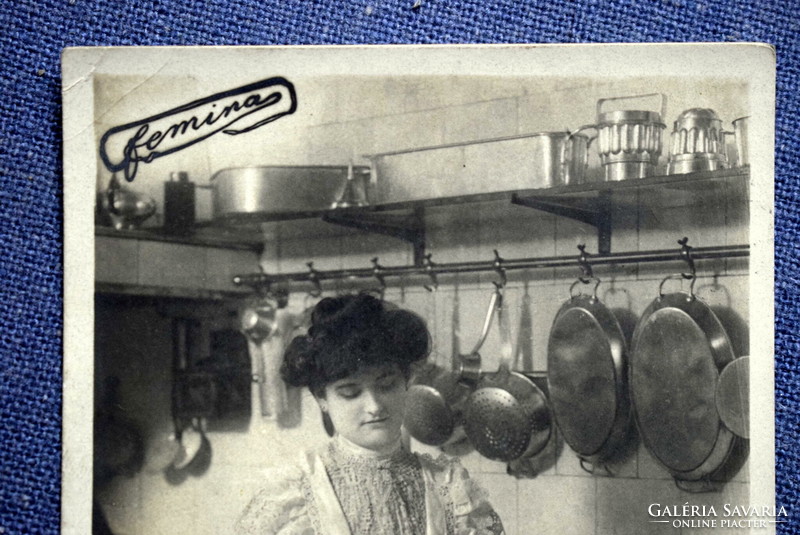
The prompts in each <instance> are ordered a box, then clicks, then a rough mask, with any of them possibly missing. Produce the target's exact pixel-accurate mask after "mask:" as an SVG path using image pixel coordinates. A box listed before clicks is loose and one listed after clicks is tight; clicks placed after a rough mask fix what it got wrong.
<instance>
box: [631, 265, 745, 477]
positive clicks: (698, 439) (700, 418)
mask: <svg viewBox="0 0 800 535" xmlns="http://www.w3.org/2000/svg"><path fill="white" fill-rule="evenodd" d="M678 277H683V278H686V279H691V281H692V282H691V286H690V291H689V293H685V292H677V293H671V294H666V295H665V294H664V293H663V291H662V290H663V285H664V283H665V282H666V281H667V280H669V279H671V278H678ZM695 281H696V277H695V276H694V274H692V275H672V276H670V277H667V278H665V279H664V280H662V281H661V284H660V285H659V287H658V297H657V298H656V299H655V300H654V301H653V302H652V303H651V304H650V306H648V307H647V309H646V310H645V311H644V314H643V315H642V317H641V319H640V320H639V322H638V324H637V325H636V330H635V331H634V334H633V342H632V352H631V364H630V385H631V401H632V403H633V406H634V412H635V418H636V423H637V425H638V428H639V432H640V434H641V437H642V441H643V442H644V444H645V446H646V447H647V449H648V450H649V451H650V453H652V454H653V456H654V457H655V458H656V459H657V460H658V461H659V462H660V463H661V464H662V465H664V467H666V468H667V470H669V472H670V473H671V474H672V475H673V477H674V478H675V479H676V481H699V480H705V481H708V480H712V479H713V476H714V474H715V473H716V472H718V471H719V470H720V469H721V468H722V467H723V465H724V464H725V462H726V460H727V459H728V458H729V457H730V455H731V452H732V450H733V448H734V446H735V445H736V441H737V439H736V437H735V436H734V435H733V433H731V431H730V430H728V429H727V428H726V427H725V426H724V425H722V422H721V421H720V417H719V415H718V413H717V407H716V403H715V397H716V388H717V383H718V380H719V376H720V372H721V371H722V369H723V368H725V366H727V365H728V364H729V363H730V362H731V361H733V359H734V353H733V349H732V347H731V343H730V340H729V339H728V335H727V334H726V333H725V329H724V328H723V326H722V324H721V323H720V321H719V319H718V318H717V316H716V315H715V314H714V312H713V311H712V310H711V308H709V306H708V305H706V304H705V303H703V302H702V301H701V300H700V299H698V298H697V297H696V296H695V295H694V283H695Z"/></svg>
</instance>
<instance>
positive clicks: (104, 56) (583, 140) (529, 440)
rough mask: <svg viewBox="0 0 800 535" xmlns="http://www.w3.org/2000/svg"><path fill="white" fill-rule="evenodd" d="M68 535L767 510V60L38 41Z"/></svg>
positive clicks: (622, 525) (689, 523)
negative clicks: (56, 119) (55, 122)
mask: <svg viewBox="0 0 800 535" xmlns="http://www.w3.org/2000/svg"><path fill="white" fill-rule="evenodd" d="M62 62H63V128H64V192H65V193H64V195H65V198H64V220H65V236H64V240H65V247H64V250H65V284H64V302H65V317H64V325H65V346H64V393H63V402H64V408H63V416H64V428H63V462H64V466H63V486H62V488H63V496H62V498H63V501H62V503H63V510H62V530H63V532H64V533H66V534H76V535H77V534H80V535H83V534H85V533H103V534H106V533H117V534H129V535H132V534H148V535H153V534H159V533H170V534H172V533H187V532H191V533H197V534H209V535H212V534H213V535H217V534H222V533H252V534H255V533H258V534H267V533H281V534H295V533H297V534H299V533H303V534H309V533H318V534H323V533H324V534H332V535H339V534H351V533H352V534H362V533H374V534H378V533H382V534H389V533H392V534H396V533H418V534H466V533H481V534H489V533H492V534H497V533H505V534H509V535H511V534H514V535H525V534H559V535H562V534H573V533H574V534H606V533H608V534H610V533H615V534H641V533H664V534H683V535H686V534H689V533H725V534H743V533H759V534H760V533H764V534H767V533H774V532H775V531H776V530H778V529H779V528H780V525H781V524H782V523H789V522H792V520H793V517H794V515H798V514H800V511H793V510H791V508H790V507H789V504H785V503H776V499H775V496H776V495H775V477H776V476H775V468H774V466H775V464H774V445H775V440H774V424H773V422H774V395H773V374H774V372H773V370H774V365H773V359H774V349H773V340H774V320H773V315H774V313H773V305H774V303H773V219H772V218H773V155H774V148H773V138H774V136H773V131H774V119H775V52H774V50H773V49H772V48H770V47H769V46H766V45H761V44H746V43H739V44H672V45H653V44H651V45H644V44H628V45H550V46H539V45H483V46H481V45H458V46H346V47H311V46H308V47H242V48H239V47H231V48H226V47H210V48H202V47H175V48H169V47H164V48H138V47H131V48H73V49H66V50H65V51H64V53H63V59H62Z"/></svg>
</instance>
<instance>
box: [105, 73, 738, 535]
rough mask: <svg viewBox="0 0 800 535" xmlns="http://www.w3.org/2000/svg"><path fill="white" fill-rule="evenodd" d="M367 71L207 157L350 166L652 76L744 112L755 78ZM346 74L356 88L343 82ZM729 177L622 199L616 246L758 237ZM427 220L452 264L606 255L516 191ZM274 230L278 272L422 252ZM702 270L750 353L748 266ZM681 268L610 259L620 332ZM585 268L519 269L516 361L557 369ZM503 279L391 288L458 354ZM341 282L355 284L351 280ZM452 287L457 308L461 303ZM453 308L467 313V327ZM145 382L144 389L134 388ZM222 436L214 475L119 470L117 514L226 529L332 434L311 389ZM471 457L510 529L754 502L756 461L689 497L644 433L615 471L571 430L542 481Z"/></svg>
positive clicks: (515, 129)
mask: <svg viewBox="0 0 800 535" xmlns="http://www.w3.org/2000/svg"><path fill="white" fill-rule="evenodd" d="M358 82H359V83H358V84H353V82H348V81H343V80H337V79H333V80H330V81H326V84H327V87H328V88H329V92H323V90H322V85H321V84H319V83H318V82H314V81H309V82H307V85H304V84H306V82H304V81H302V80H300V81H297V87H298V95H300V98H302V96H303V95H304V94H310V95H325V96H327V95H331V96H332V97H337V96H338V97H341V98H338V99H337V98H331V99H328V100H326V99H324V98H322V97H321V96H320V97H317V98H316V100H317V101H319V103H321V102H323V101H324V105H322V104H319V105H318V106H316V107H315V103H314V102H308V104H307V106H308V107H307V108H304V109H305V110H306V111H304V112H303V113H306V115H304V121H305V124H304V126H303V128H302V129H301V132H302V135H301V136H299V137H294V138H291V139H288V140H287V141H285V142H284V143H268V142H267V140H266V139H265V140H263V143H262V144H261V145H259V144H258V142H257V138H258V135H261V134H258V133H254V134H255V136H253V138H252V139H255V140H256V143H255V144H254V145H250V146H249V147H242V146H240V145H230V146H225V147H222V145H219V144H218V145H215V147H217V148H213V149H210V150H213V151H217V152H215V153H214V154H212V155H210V156H208V157H207V160H206V161H213V162H215V164H214V166H215V167H216V166H221V167H225V166H227V165H228V164H229V163H231V162H233V161H237V160H238V161H239V162H243V163H245V164H261V165H267V164H269V163H276V164H277V163H287V162H288V163H293V164H296V165H302V164H340V165H343V164H346V163H347V161H348V160H349V159H350V158H353V157H355V158H356V160H357V162H356V163H365V162H364V161H358V159H359V155H361V154H366V153H374V152H380V151H388V150H401V149H406V148H410V147H421V146H427V145H432V144H440V143H448V142H454V141H464V140H470V139H481V138H488V137H496V136H502V135H511V134H518V133H525V132H535V131H545V130H563V129H564V128H575V127H577V126H578V125H580V124H584V123H587V122H591V121H592V120H593V118H594V105H595V102H596V100H597V98H601V97H604V96H613V95H620V94H634V93H642V92H647V91H652V90H653V89H656V88H657V89H658V90H662V91H664V92H666V93H668V98H669V103H670V107H669V112H668V117H670V118H672V117H675V116H676V115H677V113H679V112H680V111H682V110H683V109H686V108H690V107H711V108H714V109H716V110H717V111H718V112H719V113H720V114H724V118H725V119H726V120H730V119H733V118H735V117H739V116H742V115H746V114H747V113H746V112H747V88H746V86H744V85H742V84H737V83H725V81H720V80H717V81H716V84H717V85H715V86H714V87H710V86H709V85H708V84H707V83H705V82H704V81H703V80H702V79H684V80H663V81H658V80H655V81H654V80H649V81H645V80H641V81H640V80H629V81H625V80H617V81H606V82H602V83H601V82H598V81H594V80H590V79H587V80H570V81H561V82H560V83H556V82H553V81H537V80H525V81H519V80H513V79H481V78H471V79H460V80H450V79H446V78H443V79H441V80H430V79H424V80H422V79H420V80H414V79H402V80H399V79H398V80H393V79H380V80H377V81H375V80H370V79H365V80H359V81H358ZM661 82H663V83H661ZM315 83H316V84H317V85H314V84H315ZM336 84H339V85H336ZM347 84H350V85H347ZM331 87H333V88H334V89H330V88H331ZM343 87H347V88H348V91H341V88H343ZM336 88H338V89H336ZM314 89H316V90H317V91H316V92H315V91H314ZM305 90H308V92H307V93H304V91H305ZM343 95H347V98H344V97H343ZM301 102H302V101H301ZM287 128H288V126H287ZM263 135H266V134H263ZM223 141H224V142H225V143H227V140H223ZM254 146H260V147H263V152H261V153H260V154H259V156H258V158H255V157H254V149H253V147H254ZM270 155H272V156H274V159H272V158H271V157H270ZM662 161H665V159H662ZM593 165H595V166H596V165H597V162H594V163H593ZM201 172H205V173H208V172H209V171H208V168H206V169H205V171H201V170H200V168H198V171H197V173H198V174H199V173H201ZM733 189H734V191H729V192H728V194H726V195H723V196H714V195H706V194H702V193H701V194H695V193H688V194H687V193H681V192H672V193H671V194H664V195H660V196H657V197H655V198H653V197H651V196H649V195H642V196H640V197H638V198H636V199H634V202H633V203H632V205H630V206H626V207H625V208H623V209H620V210H619V211H617V212H615V213H614V234H613V239H612V246H613V250H614V251H617V252H620V251H641V250H653V249H663V248H676V250H677V244H676V240H677V239H679V238H681V237H683V236H688V237H689V238H690V244H692V245H694V246H698V247H700V246H714V245H725V244H742V243H747V242H748V224H749V216H748V213H747V192H746V191H736V190H735V188H733ZM428 223H429V227H428V229H427V235H426V239H427V245H428V251H429V252H431V253H432V254H433V259H434V260H435V261H437V262H442V263H444V262H457V261H476V260H481V259H483V260H486V261H487V262H488V261H490V260H491V259H492V258H493V254H492V250H493V249H497V250H499V251H500V253H501V254H502V255H503V256H504V257H505V258H522V257H542V256H552V255H573V254H575V253H576V251H577V250H576V245H577V244H578V243H586V244H587V245H588V249H589V250H590V251H591V252H596V247H597V245H596V241H595V239H596V233H595V231H594V230H593V229H592V228H590V227H588V226H586V225H584V224H581V223H576V222H573V221H570V220H567V219H563V218H558V217H555V216H551V215H545V214H542V213H539V212H536V211H534V210H531V209H527V208H522V207H518V206H511V205H507V206H500V207H498V206H488V207H481V206H466V207H460V208H449V209H442V210H435V211H432V212H431V213H429V214H428ZM303 225H305V226H303ZM298 228H300V229H302V231H298V230H297V229H298ZM265 233H266V236H267V240H266V244H265V245H266V247H265V252H264V254H263V255H262V258H261V265H262V268H264V269H265V270H266V271H268V272H286V271H300V270H305V269H307V268H306V262H308V261H314V267H315V268H316V269H320V270H326V269H341V268H348V267H358V268H364V267H369V266H370V265H371V264H370V259H371V258H372V257H374V256H378V257H379V258H380V261H381V263H382V264H383V265H386V266H392V265H405V264H408V263H409V262H410V261H411V252H410V247H409V246H408V245H406V244H405V243H403V242H401V241H399V240H395V239H391V238H385V237H381V236H375V235H368V234H365V233H361V232H356V231H343V230H341V229H338V228H334V229H332V228H330V227H327V226H325V225H324V224H320V223H312V222H301V223H291V222H284V223H280V224H271V225H267V226H265ZM697 267H698V273H699V274H700V279H699V281H698V283H697V287H696V291H697V294H698V295H699V297H701V298H702V299H703V300H704V301H706V302H707V303H708V304H709V305H711V306H712V307H714V308H715V310H716V311H718V312H719V313H720V314H719V315H720V317H721V318H722V319H723V320H724V321H725V323H726V327H728V329H729V333H730V334H731V338H732V340H733V343H734V346H735V347H734V349H735V350H736V352H737V355H745V354H747V353H748V336H749V334H748V333H749V329H748V317H749V316H748V296H749V293H748V288H749V285H748V281H749V278H748V268H747V262H746V261H726V260H717V261H700V262H698V263H697ZM681 269H683V266H681V265H679V264H677V263H669V264H649V265H644V264H643V265H624V266H614V267H598V268H596V274H597V275H598V276H599V277H600V278H601V279H602V280H603V281H604V283H603V284H602V285H601V286H600V293H599V295H600V297H601V299H602V300H603V301H604V302H605V303H606V304H607V305H608V306H609V307H610V308H612V309H613V310H614V311H615V313H616V314H617V316H618V318H619V320H620V322H621V324H622V325H623V329H624V330H626V331H627V332H630V331H631V330H632V327H633V325H634V324H635V321H636V319H637V318H638V317H639V316H640V315H641V313H642V312H643V311H644V309H645V308H646V307H647V305H648V304H649V303H650V302H651V301H652V299H653V298H654V296H655V295H656V292H657V288H658V283H659V281H660V279H661V278H662V277H663V276H664V275H666V274H668V273H671V272H674V271H677V270H681ZM577 271H578V270H577V268H563V269H557V270H555V269H547V270H534V271H530V272H515V273H513V274H512V276H511V282H510V284H509V286H508V288H507V303H508V309H509V311H510V315H511V324H512V326H513V328H514V331H515V332H516V331H517V329H518V328H519V317H520V303H521V299H522V297H523V296H524V295H525V292H527V293H528V295H529V296H530V298H531V300H532V309H533V319H532V329H531V332H532V336H531V340H530V343H529V344H527V346H528V347H530V350H529V351H528V353H527V354H523V355H522V357H523V358H522V362H523V363H524V364H525V365H527V366H529V369H531V370H533V371H539V372H544V371H546V360H547V359H546V346H547V337H548V333H549V330H550V325H551V323H552V320H553V317H554V315H555V313H556V311H557V310H558V308H559V307H560V305H561V303H562V302H563V301H565V300H566V298H567V297H568V289H569V284H570V283H571V282H572V281H573V280H574V277H575V275H576V274H577ZM494 278H495V277H494V276H493V275H492V274H490V273H489V274H481V275H479V276H475V275H470V276H466V275H465V276H461V277H458V278H454V277H450V278H448V277H442V280H441V281H440V282H441V284H440V287H439V289H438V290H437V291H436V292H432V293H431V292H427V291H426V290H424V289H423V288H422V284H423V283H424V282H427V281H426V280H419V279H409V280H405V281H402V282H397V281H393V282H392V283H391V285H390V288H389V289H388V290H387V294H386V297H387V299H389V300H392V301H395V302H398V303H399V304H401V305H403V306H405V307H408V308H410V309H413V310H415V311H417V312H418V313H420V314H421V315H423V316H424V317H425V318H426V319H427V320H428V322H429V325H430V327H431V330H432V333H433V338H434V342H435V352H434V355H433V356H432V358H436V359H439V361H440V362H441V363H447V364H449V363H450V362H451V354H452V351H453V348H452V341H453V340H454V339H457V340H459V341H460V346H461V348H460V349H461V350H462V351H464V350H466V349H467V348H469V347H470V346H472V345H473V344H474V342H475V341H476V340H477V336H478V330H479V329H480V326H481V324H482V319H483V315H484V314H485V307H486V305H487V304H488V300H489V296H490V291H491V288H492V284H491V282H492V280H494ZM674 285H675V286H674V288H673V289H677V286H678V285H680V283H679V282H675V283H674ZM327 289H328V290H332V289H335V288H333V287H329V288H327ZM338 289H341V290H345V289H347V288H346V287H345V285H344V284H342V285H341V286H340V287H339V288H338ZM456 296H457V303H458V307H455V306H454V305H455V301H456ZM305 304H306V300H305V298H304V295H303V294H302V293H297V294H293V296H292V301H291V307H292V308H293V310H298V311H299V310H300V309H301V308H302V307H303V306H305ZM454 310H456V312H457V313H458V315H459V320H460V321H459V326H460V330H459V332H458V333H455V336H454V333H453V332H452V324H453V322H452V315H453V313H454ZM498 353H499V340H498V335H497V333H496V331H494V330H493V331H492V332H491V333H490V335H489V337H488V339H487V341H486V344H485V346H484V348H483V350H482V355H483V357H484V367H485V369H490V370H491V369H493V368H494V367H496V366H497V354H498ZM160 365H163V363H162V364H160ZM134 392H135V389H132V391H131V395H135V393H134ZM211 440H212V444H213V447H214V461H213V464H212V467H211V469H210V470H209V471H208V472H207V473H206V474H205V475H204V476H203V477H202V478H199V479H193V480H189V481H187V482H186V483H184V484H182V485H180V486H178V487H171V486H169V485H168V484H167V483H166V482H165V481H164V480H163V477H161V475H160V474H157V473H156V474H149V473H143V474H140V475H139V476H137V477H136V478H135V479H134V480H133V481H119V482H117V483H115V485H116V487H115V489H113V490H112V491H109V492H106V493H105V494H104V497H105V498H104V499H105V500H106V503H112V504H114V503H116V504H124V505H121V506H120V508H118V509H113V508H112V509H111V510H112V511H114V516H113V521H114V522H113V523H114V525H116V526H119V527H121V528H124V529H123V531H125V532H129V533H148V534H157V533H174V532H175V527H176V526H181V525H184V524H183V523H189V524H188V525H192V526H196V527H197V528H196V529H195V532H198V533H201V532H202V533H223V532H227V531H228V530H229V526H230V525H231V523H232V522H233V521H234V520H235V518H236V516H237V515H238V513H239V512H240V511H241V509H242V507H243V506H244V505H245V504H246V502H247V501H248V499H249V497H250V496H251V495H252V492H253V489H254V488H256V487H257V485H258V482H259V480H260V478H261V477H262V476H261V474H262V471H263V470H264V469H266V468H269V467H270V466H273V465H276V464H279V463H283V462H286V460H287V459H291V458H293V455H295V454H296V451H297V449H298V446H300V445H302V446H303V447H306V446H309V447H310V446H313V445H315V444H318V443H321V442H322V441H324V440H325V435H324V433H323V431H322V427H321V425H320V422H319V418H318V414H317V412H316V409H315V407H314V405H313V400H310V399H309V398H308V396H307V395H305V396H304V398H303V404H302V423H301V424H300V425H299V426H298V427H296V428H293V429H283V428H280V427H279V426H278V424H277V423H276V422H274V421H270V420H266V419H262V418H260V417H259V416H257V415H254V417H253V419H252V421H251V425H250V428H249V430H248V431H247V432H246V433H213V434H212V436H211ZM462 461H463V463H464V464H465V465H466V466H467V467H468V469H469V470H470V472H471V473H472V474H473V475H474V476H475V477H476V478H477V479H478V480H480V482H481V483H482V484H483V485H484V486H485V487H486V488H487V489H488V490H489V492H490V493H491V496H492V497H493V502H494V504H495V506H496V508H497V509H498V511H499V513H500V514H501V516H502V518H503V520H504V523H505V525H506V528H507V532H508V533H509V534H517V535H523V534H533V533H537V534H545V533H553V534H556V533H558V534H565V533H576V534H606V533H609V534H610V533H617V534H620V533H621V534H628V533H629V534H641V533H653V532H660V531H658V528H659V527H662V526H661V525H659V524H651V523H648V520H649V518H648V516H647V507H648V505H649V504H651V503H663V504H667V503H669V504H681V505H682V504H683V503H685V502H690V503H692V504H721V503H747V498H748V483H747V482H748V470H747V466H746V465H745V467H743V468H742V469H741V470H739V472H738V473H737V474H736V476H735V477H734V478H733V480H732V481H730V482H729V483H727V484H726V485H725V487H724V489H723V490H722V491H721V492H718V493H706V494H689V493H686V492H684V491H681V490H678V489H677V487H676V486H675V484H674V483H673V481H672V479H671V478H670V476H669V474H668V473H667V472H666V470H664V469H663V468H661V467H660V466H659V465H658V464H657V463H656V462H655V461H654V460H653V458H652V457H651V456H650V454H649V453H648V452H647V451H646V450H645V449H644V447H643V446H642V445H641V444H640V443H638V442H636V441H634V442H633V443H632V444H631V452H630V454H629V455H628V456H627V457H626V458H625V459H624V460H623V461H621V462H620V463H618V464H617V465H615V466H613V467H612V470H613V471H614V472H615V474H616V476H615V477H606V476H601V475H590V474H588V473H586V472H584V471H583V470H582V469H581V467H580V466H579V463H578V460H577V458H576V456H575V455H574V454H573V453H572V452H571V451H570V450H569V447H568V446H566V445H565V444H563V442H562V441H555V442H553V444H552V445H551V446H550V447H549V448H548V449H547V450H546V451H545V452H544V453H543V454H542V456H541V458H540V459H538V462H539V464H540V465H541V466H542V467H543V470H542V472H541V473H540V475H539V476H538V477H536V478H534V479H522V480H517V479H515V478H513V477H510V476H508V475H506V467H505V465H502V464H499V463H495V462H491V461H488V460H486V459H484V458H482V457H481V456H479V455H478V454H476V453H470V454H468V455H466V456H464V457H463V458H462ZM198 518H202V519H204V520H202V521H198V520H197V519H198ZM664 531H665V532H672V533H684V534H686V533H695V532H699V531H701V530H693V529H683V530H679V529H674V528H672V527H670V528H668V529H667V528H664ZM723 532H724V531H722V530H719V529H717V530H714V533H723Z"/></svg>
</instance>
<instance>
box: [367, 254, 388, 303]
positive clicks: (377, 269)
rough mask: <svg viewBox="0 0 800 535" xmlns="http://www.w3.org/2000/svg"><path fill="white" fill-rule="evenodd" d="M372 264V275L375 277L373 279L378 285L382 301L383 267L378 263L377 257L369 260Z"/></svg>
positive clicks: (384, 286) (383, 290) (384, 280)
mask: <svg viewBox="0 0 800 535" xmlns="http://www.w3.org/2000/svg"><path fill="white" fill-rule="evenodd" d="M371 262H372V266H373V267H372V274H373V275H375V278H376V279H378V283H380V285H381V287H380V294H381V299H383V293H384V292H385V291H386V278H385V277H384V276H383V266H382V265H380V264H379V263H378V257H377V256H376V257H375V258H373V259H372V260H371Z"/></svg>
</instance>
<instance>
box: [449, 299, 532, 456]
mask: <svg viewBox="0 0 800 535" xmlns="http://www.w3.org/2000/svg"><path fill="white" fill-rule="evenodd" d="M501 288H502V285H497V290H496V293H498V294H500V297H499V298H498V303H499V304H498V306H497V309H498V313H497V317H498V323H499V328H500V337H501V350H500V365H499V367H498V370H497V372H495V373H493V374H491V375H484V376H483V377H481V381H480V383H479V385H478V387H477V389H476V390H475V391H474V392H473V393H472V394H470V396H469V398H468V399H467V401H466V403H465V406H464V431H465V432H466V434H467V437H469V439H470V441H471V442H472V444H473V445H474V446H475V449H476V450H478V452H479V453H480V454H481V455H483V456H484V457H487V458H488V459H492V460H495V461H502V462H510V461H513V460H515V459H518V458H520V457H521V456H522V455H523V454H525V453H526V452H527V450H528V446H529V445H530V443H531V437H532V436H533V433H534V430H535V429H536V426H537V424H538V423H539V422H538V416H537V415H539V414H540V413H541V408H542V402H543V395H542V393H541V391H540V390H539V389H538V388H537V387H536V385H535V384H534V383H533V382H532V381H531V380H530V379H529V378H527V377H525V376H524V375H523V374H521V373H519V372H514V371H512V370H511V367H512V365H513V363H512V362H511V359H512V357H513V347H512V344H511V332H510V327H509V325H508V316H507V312H506V310H505V309H504V305H503V302H502V301H503V299H502V294H501Z"/></svg>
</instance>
